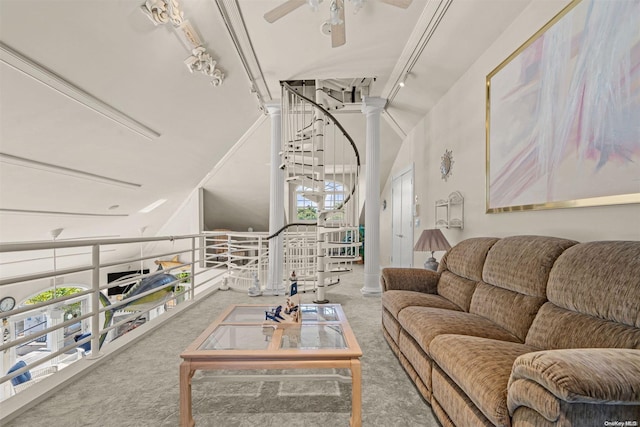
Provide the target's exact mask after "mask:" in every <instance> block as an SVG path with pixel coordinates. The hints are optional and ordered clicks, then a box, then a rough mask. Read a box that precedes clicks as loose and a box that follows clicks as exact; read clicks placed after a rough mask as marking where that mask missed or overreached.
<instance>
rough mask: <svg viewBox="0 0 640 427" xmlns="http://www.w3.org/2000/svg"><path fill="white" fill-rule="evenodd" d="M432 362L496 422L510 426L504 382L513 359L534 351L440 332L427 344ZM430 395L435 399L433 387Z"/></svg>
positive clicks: (494, 341) (506, 379) (493, 341)
mask: <svg viewBox="0 0 640 427" xmlns="http://www.w3.org/2000/svg"><path fill="white" fill-rule="evenodd" d="M430 350H431V358H432V360H433V362H434V363H435V364H437V365H438V367H439V368H440V369H441V370H442V371H443V372H444V373H445V374H447V376H448V377H449V378H450V379H451V380H452V381H453V382H454V383H455V384H456V385H457V386H458V387H459V388H460V389H461V390H462V391H464V393H465V394H466V395H467V396H468V398H469V399H470V400H471V401H472V402H473V403H474V404H475V405H476V406H477V407H478V409H479V410H480V411H482V413H483V414H484V415H485V416H486V417H487V418H488V419H489V420H490V421H491V422H492V423H493V424H495V425H496V426H510V425H511V421H510V418H509V410H508V408H507V385H508V383H509V376H510V375H511V368H512V366H513V362H514V361H515V360H516V359H517V358H518V357H519V356H521V355H523V354H525V353H530V352H532V351H537V350H538V349H537V348H535V347H531V346H528V345H525V344H520V343H514V342H505V341H500V340H494V339H487V338H480V337H472V336H464V335H449V334H447V335H440V336H438V337H437V338H434V339H433V341H432V342H431V346H430ZM434 397H435V398H436V399H438V395H437V390H434Z"/></svg>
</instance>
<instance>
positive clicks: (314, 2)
mask: <svg viewBox="0 0 640 427" xmlns="http://www.w3.org/2000/svg"><path fill="white" fill-rule="evenodd" d="M307 3H309V6H311V9H313V11H314V12H316V11H317V10H318V8H320V3H322V0H307Z"/></svg>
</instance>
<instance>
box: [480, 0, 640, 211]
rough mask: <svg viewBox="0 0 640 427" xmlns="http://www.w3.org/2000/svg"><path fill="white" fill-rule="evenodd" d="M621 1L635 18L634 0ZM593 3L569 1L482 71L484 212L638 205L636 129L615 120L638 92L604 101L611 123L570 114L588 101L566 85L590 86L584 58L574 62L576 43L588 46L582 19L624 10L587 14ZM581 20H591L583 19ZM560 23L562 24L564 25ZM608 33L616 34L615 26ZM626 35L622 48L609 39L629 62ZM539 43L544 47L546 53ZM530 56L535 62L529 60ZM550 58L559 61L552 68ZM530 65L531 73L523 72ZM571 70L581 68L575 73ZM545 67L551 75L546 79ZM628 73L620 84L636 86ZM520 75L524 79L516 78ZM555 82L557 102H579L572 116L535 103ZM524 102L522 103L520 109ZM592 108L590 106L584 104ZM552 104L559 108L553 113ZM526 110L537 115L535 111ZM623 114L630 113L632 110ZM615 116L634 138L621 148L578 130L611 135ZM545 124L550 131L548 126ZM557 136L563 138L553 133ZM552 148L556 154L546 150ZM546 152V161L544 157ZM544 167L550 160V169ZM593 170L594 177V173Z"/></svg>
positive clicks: (639, 105)
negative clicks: (621, 99) (584, 121)
mask: <svg viewBox="0 0 640 427" xmlns="http://www.w3.org/2000/svg"><path fill="white" fill-rule="evenodd" d="M620 4H622V3H620ZM625 4H627V3H625ZM628 5H630V6H629V7H631V8H632V11H633V14H632V16H631V18H630V19H631V20H633V19H634V18H635V17H636V16H638V15H637V14H640V6H639V5H640V0H637V1H636V0H633V1H632V2H628ZM585 8H588V9H585ZM583 9H584V10H583ZM595 9H598V7H596V6H594V2H593V0H573V1H571V2H570V3H569V4H568V5H567V6H566V7H565V8H563V9H562V10H561V11H560V12H559V13H558V14H556V15H555V16H554V17H553V18H552V19H551V20H550V21H549V22H547V23H546V24H545V25H544V26H543V27H542V28H540V30H538V31H537V32H536V33H535V34H533V35H532V36H531V37H530V38H529V39H528V40H527V41H526V42H525V43H523V44H522V45H521V46H520V47H519V48H518V49H516V50H515V51H514V52H513V53H512V54H511V55H509V57H507V58H506V59H505V60H504V61H503V62H502V63H500V64H499V65H498V66H497V67H496V68H495V69H494V70H493V71H491V72H490V73H489V74H488V75H487V77H486V122H485V127H486V213H499V212H512V211H527V210H543V209H558V208H572V207H588V206H604V205H618V204H631V203H640V126H638V127H637V129H636V126H635V125H634V124H633V123H632V122H628V121H625V120H622V119H624V118H626V117H628V116H629V111H631V112H633V113H635V112H637V111H640V96H638V94H637V93H636V94H635V95H634V94H633V93H632V94H631V96H630V97H627V98H625V99H624V101H625V102H624V103H622V102H620V103H619V104H616V103H615V102H613V101H612V102H611V103H610V104H611V106H610V107H608V108H609V109H610V110H612V111H614V112H617V113H618V116H620V117H618V116H615V122H612V123H608V122H607V123H605V122H606V120H602V122H603V123H602V124H601V123H600V122H598V123H596V124H593V125H591V122H589V124H588V125H585V124H575V122H577V121H579V120H578V119H577V117H582V114H584V111H583V110H584V109H585V108H586V107H585V105H587V106H588V104H587V103H586V101H584V91H583V92H582V96H583V98H582V99H580V100H579V101H581V102H582V104H580V102H576V100H575V98H576V97H577V95H576V94H575V93H579V92H575V93H572V91H571V88H575V87H576V86H577V84H576V83H575V81H576V80H578V81H580V82H582V83H581V84H583V85H584V86H587V87H592V86H596V84H595V83H593V82H590V80H589V79H590V78H591V75H590V74H588V73H585V72H584V69H585V68H586V69H587V70H589V68H588V67H579V66H580V65H581V64H582V63H583V62H584V60H583V62H581V61H580V60H579V59H576V57H587V53H583V52H582V51H581V49H584V50H586V49H587V48H589V47H590V45H589V44H588V43H587V42H584V40H585V39H586V38H587V37H588V36H585V35H584V34H586V33H589V31H586V30H585V27H587V24H589V25H592V22H593V21H592V20H593V19H601V20H602V21H603V22H606V19H605V18H606V17H607V16H606V15H607V14H614V13H623V12H622V11H617V10H616V11H605V12H601V14H602V15H605V16H604V17H600V16H599V15H596V12H598V11H599V10H600V9H602V8H600V9H598V10H596V11H595V12H594V10H595ZM627 13H628V11H627ZM583 15H584V17H585V20H584V26H583V27H582V28H580V27H579V25H576V22H578V23H579V22H580V19H582V17H583ZM594 16H595V18H594ZM587 18H588V19H590V21H587V20H586V19H587ZM563 20H565V21H563ZM597 22H599V21H597ZM559 23H560V24H559ZM603 25H604V24H603ZM565 27H568V28H569V29H568V30H566V29H564V28H565ZM560 31H563V33H561V34H560V36H558V35H556V34H555V33H558V32H560ZM621 31H622V30H621ZM601 34H602V33H601ZM614 35H616V34H615V31H614ZM633 37H634V38H628V37H627V39H628V40H627V39H624V38H622V39H623V41H625V42H626V41H629V42H630V43H629V46H626V45H625V43H618V42H619V39H620V38H615V37H612V38H614V39H615V40H614V41H613V42H615V43H617V44H616V45H615V49H614V50H615V51H617V50H620V51H621V52H622V53H623V54H624V53H625V51H626V50H628V51H629V56H630V57H631V62H632V65H633V64H635V65H638V64H636V62H634V61H639V58H638V57H640V54H638V52H640V40H639V38H638V37H637V34H636V35H635V36H633ZM594 38H595V37H594ZM601 38H602V37H601ZM562 41H565V45H566V46H564V47H563V46H560V47H558V45H554V44H553V43H560V42H562ZM580 43H583V44H580ZM545 48H546V50H547V51H548V53H547V52H545V50H544V49H545ZM558 51H559V52H567V54H566V55H565V56H564V57H561V58H560V59H561V60H558V58H557V52H558ZM602 51H603V52H610V51H611V49H609V50H604V49H602ZM576 52H577V53H576ZM592 52H593V49H592V50H589V55H592ZM596 53H597V52H596ZM632 53H633V54H632ZM545 55H547V56H551V55H555V56H554V57H553V59H554V60H555V62H551V61H548V60H547V61H546V64H552V65H546V68H545ZM589 58H590V59H589V60H590V62H591V63H593V64H595V65H591V66H592V67H594V66H596V67H597V66H601V67H605V66H606V64H607V62H604V61H603V62H602V64H605V65H598V64H600V63H599V62H598V61H597V58H595V59H593V58H592V57H589ZM562 59H564V62H563V61H562ZM536 60H538V63H536V62H535V61H536ZM527 61H528V62H527ZM523 64H524V65H523ZM557 64H561V66H560V67H558V66H557ZM609 68H613V67H609ZM637 68H638V67H636V69H637ZM547 69H548V71H546V72H547V74H545V73H544V72H545V70H547ZM558 69H559V71H558ZM531 70H534V71H533V72H530V71H531ZM540 70H543V71H540ZM576 70H579V71H580V73H579V74H578V72H577V71H576ZM606 71H609V70H606ZM614 71H615V70H614ZM551 72H554V73H555V74H553V75H552V76H551V77H552V78H551V79H550V78H549V75H550V73H551ZM628 73H629V74H627V75H626V76H627V80H626V81H624V80H623V79H620V82H624V84H625V86H626V85H627V84H633V83H635V84H636V86H637V84H640V72H637V73H636V72H635V71H633V69H632V68H630V70H629V71H628ZM576 76H578V77H576ZM598 76H600V74H598ZM543 77H545V80H544V81H545V85H543V84H542V83H541V82H542V81H543ZM614 77H618V75H615V76H614ZM518 79H519V80H518ZM536 79H538V80H537V81H536ZM554 79H555V80H554ZM525 80H526V82H524V83H523V81H525ZM552 80H553V81H552ZM612 80H614V79H612ZM549 81H551V83H549ZM554 83H556V85H557V86H558V87H560V88H563V87H564V88H567V90H566V93H563V96H564V97H565V98H566V99H559V101H561V102H558V103H557V104H559V105H561V106H565V105H567V106H575V105H577V104H579V106H580V108H582V110H580V111H579V114H576V113H577V112H578V109H576V110H571V109H570V108H568V107H567V108H565V109H564V110H562V109H561V108H558V107H557V105H556V104H555V103H553V104H551V105H553V106H552V107H543V106H541V105H547V104H548V103H547V104H543V103H542V102H540V100H541V99H542V100H545V99H547V100H548V99H552V98H551V95H550V94H548V93H545V92H549V91H550V89H549V88H548V87H545V86H549V85H551V86H552V87H553V84H554ZM563 85H564V86H563ZM620 85H622V83H620ZM558 87H556V88H555V89H558ZM579 88H582V87H579ZM636 92H637V91H636ZM532 100H533V101H532ZM587 100H588V98H587ZM523 104H524V105H525V107H526V108H525V107H521V105H523ZM605 106H606V105H605ZM545 109H547V110H554V109H555V110H556V113H555V114H553V113H549V112H545V113H544V114H543V113H541V111H543V110H545ZM591 109H595V108H593V107H591ZM558 110H560V111H561V114H558V113H557V111H558ZM532 112H533V113H538V114H539V115H538V116H536V115H535V114H532ZM492 113H493V116H492ZM595 113H597V111H596V112H591V114H592V117H597V116H595ZM527 114H529V115H528V116H527ZM604 117H606V118H608V117H609V116H604ZM629 117H631V118H632V117H633V115H630V116H629ZM561 119H564V122H563V123H562V124H561V126H560V125H558V124H556V122H560V121H561ZM621 120H622V123H623V125H624V126H623V127H622V129H623V133H624V132H627V131H629V132H630V134H631V135H632V136H633V137H632V138H626V139H624V141H625V143H624V146H622V145H623V144H622V143H619V142H616V141H617V140H615V139H613V138H611V137H609V138H608V139H605V138H604V137H602V138H600V135H596V136H597V137H598V138H597V137H596V136H592V135H589V136H588V137H587V136H585V134H587V133H589V134H591V133H595V132H593V131H592V130H590V129H589V128H588V127H587V126H593V127H594V128H600V127H603V128H605V129H610V130H608V132H612V134H614V135H615V133H613V132H616V131H617V129H614V127H613V123H615V124H618V123H619V122H620V121H621ZM549 124H552V126H546V128H545V125H549ZM518 126H520V128H518ZM580 126H582V127H580ZM625 126H628V128H627V127H625ZM549 128H552V130H551V131H550V130H549ZM558 128H561V129H563V132H562V133H561V132H558V131H557V129H558ZM530 129H536V131H535V132H536V135H535V136H530V133H527V132H525V131H526V130H530ZM585 130H586V132H585ZM547 134H551V135H552V136H548V135H547ZM518 135H520V136H523V135H525V138H523V139H522V140H521V139H519V138H514V136H518ZM558 135H562V136H564V137H563V138H558ZM625 136H626V134H625ZM554 138H555V139H554ZM605 140H606V141H608V142H607V144H606V145H597V144H598V142H597V141H605ZM523 141H524V142H523ZM558 141H560V142H558ZM585 141H586V142H587V143H585ZM594 141H596V142H594ZM611 141H613V142H611ZM580 144H582V145H580ZM558 146H559V147H560V148H558ZM603 147H604V148H603ZM611 147H613V148H611ZM605 148H606V150H605ZM554 151H556V152H555V153H553V152H554ZM605 151H606V154H605ZM496 153H497V154H496ZM549 153H550V154H549ZM585 153H586V154H585ZM594 153H595V154H594ZM547 157H548V158H550V159H551V160H547ZM607 162H610V163H607ZM614 163H615V164H614ZM620 163H622V164H624V167H622V168H621V167H617V166H618V164H620ZM603 164H604V166H603ZM550 165H551V166H555V169H554V168H553V167H550ZM636 165H637V167H636ZM492 168H493V169H492ZM557 171H561V172H562V173H564V175H559V173H558V172H557ZM598 174H600V175H599V176H597V175H598ZM558 176H560V177H558ZM603 176H604V178H602V177H603ZM585 177H588V178H589V179H585ZM574 192H575V195H574Z"/></svg>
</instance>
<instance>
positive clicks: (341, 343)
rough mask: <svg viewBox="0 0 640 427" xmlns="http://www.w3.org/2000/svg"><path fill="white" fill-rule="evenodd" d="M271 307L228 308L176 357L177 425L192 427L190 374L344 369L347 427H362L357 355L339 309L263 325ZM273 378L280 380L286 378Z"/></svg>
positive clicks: (307, 307)
mask: <svg viewBox="0 0 640 427" xmlns="http://www.w3.org/2000/svg"><path fill="white" fill-rule="evenodd" d="M273 308H274V306H272V305H266V304H261V305H242V304H240V305H232V306H230V307H228V308H227V309H226V310H225V311H224V312H223V313H222V314H221V315H220V316H219V317H218V318H217V319H216V321H215V322H213V323H212V324H211V325H210V326H209V327H208V328H207V329H206V330H205V331H204V332H203V333H202V334H201V335H200V336H199V337H198V338H197V339H196V340H195V341H194V342H193V343H191V345H189V347H187V349H186V350H185V351H184V352H182V354H180V357H181V358H182V359H183V362H182V364H181V365H180V425H181V426H183V427H184V426H193V425H195V421H194V419H193V415H192V410H191V378H192V377H193V374H194V373H195V371H197V370H216V369H234V370H242V369H312V368H326V369H333V368H346V369H349V370H350V371H351V422H350V424H351V426H353V427H356V426H360V425H361V424H362V419H361V418H362V414H361V413H362V408H361V405H362V384H361V383H362V373H361V368H360V357H361V356H362V350H360V346H359V345H358V342H357V341H356V337H355V335H354V334H353V331H352V330H351V327H350V326H349V322H348V321H347V318H346V316H345V315H344V312H343V311H342V307H341V306H340V305H339V304H301V305H300V310H301V313H302V324H301V325H300V326H296V327H287V328H278V327H277V324H276V323H271V322H268V323H269V324H268V325H266V326H265V320H264V319H265V311H267V310H270V309H273ZM252 377H256V378H257V377H258V376H252ZM324 377H330V376H324ZM269 378H276V377H275V376H273V375H271V376H269ZM257 379H264V378H257ZM277 379H286V375H284V376H278V377H277Z"/></svg>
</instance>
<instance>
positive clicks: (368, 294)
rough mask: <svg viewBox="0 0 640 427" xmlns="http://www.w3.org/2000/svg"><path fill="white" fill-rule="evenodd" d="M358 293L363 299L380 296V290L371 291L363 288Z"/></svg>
mask: <svg viewBox="0 0 640 427" xmlns="http://www.w3.org/2000/svg"><path fill="white" fill-rule="evenodd" d="M360 293H361V294H362V295H363V296H365V297H379V296H380V295H382V290H375V289H374V290H371V289H367V288H366V287H365V288H361V289H360Z"/></svg>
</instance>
